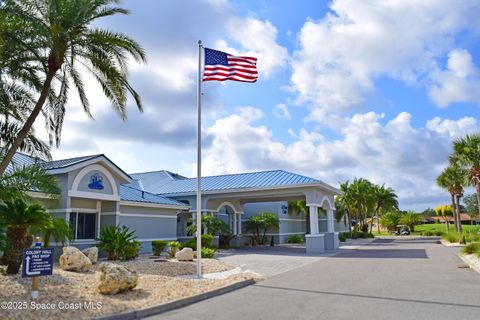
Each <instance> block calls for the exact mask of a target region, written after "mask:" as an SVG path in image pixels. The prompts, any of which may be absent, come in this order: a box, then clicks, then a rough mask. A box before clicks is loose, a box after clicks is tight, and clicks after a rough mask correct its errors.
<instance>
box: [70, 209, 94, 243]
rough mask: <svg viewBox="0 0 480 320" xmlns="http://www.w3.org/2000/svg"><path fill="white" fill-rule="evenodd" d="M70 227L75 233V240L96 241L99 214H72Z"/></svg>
mask: <svg viewBox="0 0 480 320" xmlns="http://www.w3.org/2000/svg"><path fill="white" fill-rule="evenodd" d="M70 225H71V226H72V229H73V231H74V235H75V240H78V239H95V234H96V233H95V231H96V228H97V214H96V213H86V212H71V213H70Z"/></svg>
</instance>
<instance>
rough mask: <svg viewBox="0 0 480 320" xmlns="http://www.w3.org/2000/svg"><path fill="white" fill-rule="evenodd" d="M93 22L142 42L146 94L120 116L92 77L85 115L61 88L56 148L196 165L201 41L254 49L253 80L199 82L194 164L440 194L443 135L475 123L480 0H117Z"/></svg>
mask: <svg viewBox="0 0 480 320" xmlns="http://www.w3.org/2000/svg"><path fill="white" fill-rule="evenodd" d="M123 5H124V6H125V7H127V8H129V9H130V10H131V15H129V16H118V17H113V18H108V19H105V20H103V21H101V22H99V26H100V27H105V28H109V29H112V30H116V31H121V32H124V33H126V34H127V35H129V36H131V37H132V38H134V39H136V40H137V41H138V42H139V43H141V44H142V45H143V46H144V47H145V49H146V51H147V55H148V63H147V64H146V65H135V64H132V65H131V77H130V79H131V82H132V84H133V85H134V87H135V88H136V89H137V90H138V91H139V93H140V94H141V96H142V99H143V101H144V103H145V113H143V114H140V113H139V112H138V111H137V110H136V109H135V107H134V106H133V104H132V105H131V106H130V108H129V121H128V122H126V123H123V122H122V121H120V120H119V119H118V117H117V116H116V115H115V114H114V112H113V110H112V108H111V107H110V106H109V105H108V102H107V101H106V100H105V99H104V98H102V94H101V91H100V90H99V89H98V88H97V87H96V86H95V83H94V81H89V90H88V91H89V92H90V94H91V95H92V96H94V97H95V99H92V102H93V101H96V106H95V107H94V108H93V109H94V111H93V114H94V117H95V119H96V120H95V121H90V120H88V119H87V118H86V116H85V115H84V114H83V111H82V110H81V108H80V107H79V104H78V99H77V98H76V97H71V99H70V101H69V108H68V112H67V118H66V122H65V126H64V132H63V141H62V145H61V146H60V148H59V149H58V150H55V152H54V157H55V158H65V157H70V156H77V155H80V154H92V153H105V154H106V155H107V156H108V157H110V158H111V159H112V160H113V161H114V162H116V163H117V164H118V165H119V166H121V167H122V168H124V169H125V170H126V171H128V172H140V171H152V170H160V169H167V170H170V171H174V172H178V173H180V174H183V175H187V176H192V175H194V172H195V115H196V113H195V112H196V111H195V99H196V96H195V94H196V90H195V89H196V83H195V81H196V77H197V75H196V72H197V70H196V63H197V54H196V53H197V46H196V42H197V40H199V39H201V40H203V41H204V45H205V46H206V47H209V48H214V49H219V50H223V51H227V52H230V53H233V54H245V55H254V56H256V57H258V59H259V60H258V61H259V62H258V67H259V72H260V78H259V81H258V82H257V83H255V84H249V83H238V82H226V83H214V82H210V83H205V84H204V86H203V88H204V99H203V102H204V121H203V137H204V153H203V172H204V174H205V175H207V174H223V173H234V172H244V171H256V170H269V169H286V170H290V171H294V172H297V173H301V174H305V175H308V176H312V177H316V178H320V179H322V180H324V181H326V182H328V183H331V184H333V185H335V186H338V183H339V182H341V181H344V180H346V179H353V178H354V177H365V178H368V179H370V180H372V181H374V182H375V183H386V184H387V185H388V186H391V187H393V188H394V189H395V190H396V191H397V193H398V194H399V196H400V203H401V206H402V209H416V210H423V209H425V208H426V207H433V206H435V205H437V204H440V203H447V202H448V195H447V194H445V192H443V191H442V190H440V189H439V188H438V187H436V186H435V182H434V181H435V178H436V176H437V175H438V174H439V173H440V171H441V170H442V168H443V167H444V166H445V165H446V162H447V157H448V153H449V152H450V148H451V141H452V139H455V138H457V137H460V136H462V135H464V134H467V133H473V132H478V128H479V125H478V121H479V119H478V110H479V109H478V108H479V105H480V49H479V48H480V40H479V39H480V37H479V35H480V26H479V24H478V21H477V20H478V19H477V16H476V14H475V13H476V12H479V9H480V1H478V0H475V1H468V0H466V1H462V2H461V5H460V4H459V3H458V2H457V1H455V0H426V1H421V3H420V2H412V1H400V0H398V1H382V0H371V1H355V0H335V1H307V0H304V1H293V0H276V1H273V0H271V1H240V0H237V1H226V0H198V1H187V0H184V1H154V0H144V1H134V0H129V1H124V2H123Z"/></svg>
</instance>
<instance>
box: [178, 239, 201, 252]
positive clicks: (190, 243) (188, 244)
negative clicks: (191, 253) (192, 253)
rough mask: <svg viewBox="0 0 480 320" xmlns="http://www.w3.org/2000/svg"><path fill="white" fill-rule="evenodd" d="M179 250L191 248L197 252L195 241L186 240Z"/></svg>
mask: <svg viewBox="0 0 480 320" xmlns="http://www.w3.org/2000/svg"><path fill="white" fill-rule="evenodd" d="M180 248H182V249H183V248H192V249H193V250H197V239H196V238H193V239H188V240H187V241H185V242H183V243H182V245H181V247H180Z"/></svg>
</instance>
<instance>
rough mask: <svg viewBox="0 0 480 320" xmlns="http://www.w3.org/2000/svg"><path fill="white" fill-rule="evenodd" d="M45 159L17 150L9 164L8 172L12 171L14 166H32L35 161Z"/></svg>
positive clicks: (39, 161) (38, 161) (40, 161)
mask: <svg viewBox="0 0 480 320" xmlns="http://www.w3.org/2000/svg"><path fill="white" fill-rule="evenodd" d="M42 162H43V160H40V159H37V158H34V157H31V156H28V155H26V154H23V153H20V152H17V153H15V154H14V155H13V159H12V161H11V162H10V163H9V164H8V166H7V170H6V171H5V172H6V173H11V172H12V171H13V169H14V168H21V167H25V166H31V165H32V164H35V163H42Z"/></svg>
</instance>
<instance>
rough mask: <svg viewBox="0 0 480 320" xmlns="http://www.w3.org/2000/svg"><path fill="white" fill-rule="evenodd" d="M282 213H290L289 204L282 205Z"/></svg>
mask: <svg viewBox="0 0 480 320" xmlns="http://www.w3.org/2000/svg"><path fill="white" fill-rule="evenodd" d="M282 213H283V214H287V213H288V206H286V205H282Z"/></svg>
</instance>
